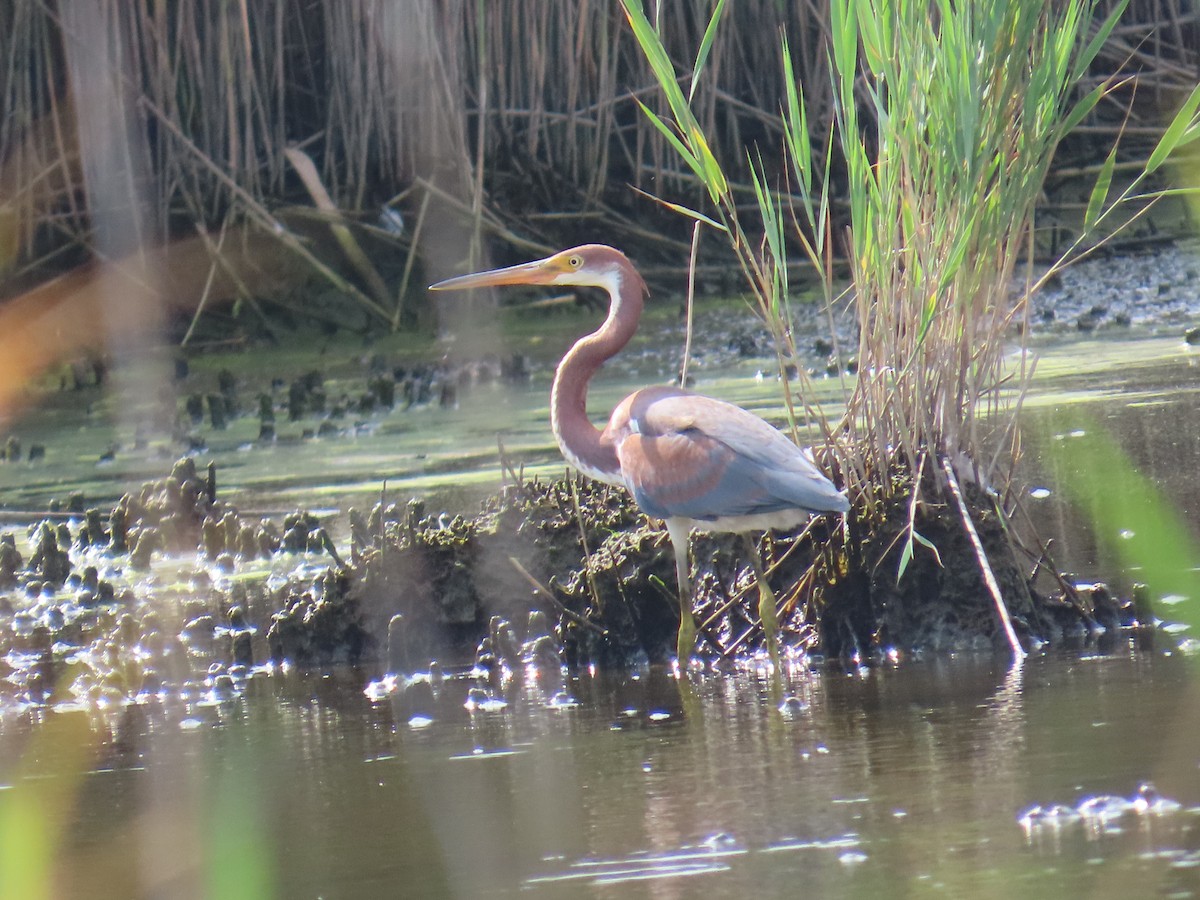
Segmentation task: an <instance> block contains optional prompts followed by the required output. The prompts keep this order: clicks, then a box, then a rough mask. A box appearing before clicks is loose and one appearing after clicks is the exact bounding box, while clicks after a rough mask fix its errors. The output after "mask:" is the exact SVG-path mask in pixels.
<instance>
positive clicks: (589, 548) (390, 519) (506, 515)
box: [0, 459, 1148, 704]
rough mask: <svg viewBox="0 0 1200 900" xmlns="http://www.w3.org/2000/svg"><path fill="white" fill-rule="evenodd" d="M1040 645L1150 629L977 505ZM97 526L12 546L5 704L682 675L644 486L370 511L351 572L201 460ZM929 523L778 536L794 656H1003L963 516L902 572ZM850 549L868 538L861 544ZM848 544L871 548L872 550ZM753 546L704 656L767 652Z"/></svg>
mask: <svg viewBox="0 0 1200 900" xmlns="http://www.w3.org/2000/svg"><path fill="white" fill-rule="evenodd" d="M974 499H975V502H974V507H975V514H974V518H975V520H976V521H975V524H976V527H977V528H978V530H979V532H980V534H981V537H982V540H983V541H984V544H985V546H986V547H988V548H989V556H991V557H992V560H993V568H994V571H995V573H996V575H997V578H998V580H999V582H1000V584H1001V587H1002V590H1003V592H1004V595H1005V599H1006V600H1007V602H1008V604H1009V608H1010V610H1011V612H1012V615H1013V617H1014V620H1015V621H1016V623H1017V626H1018V629H1019V631H1020V633H1021V636H1022V639H1023V640H1024V641H1025V642H1026V643H1027V644H1032V645H1038V644H1040V643H1042V642H1047V641H1049V642H1053V643H1059V642H1062V641H1065V640H1072V641H1078V640H1085V639H1088V638H1091V637H1097V636H1100V635H1108V636H1109V639H1112V637H1113V636H1114V635H1118V634H1120V633H1121V630H1122V629H1124V628H1127V627H1130V626H1133V625H1135V624H1137V623H1138V621H1139V619H1140V620H1142V621H1148V615H1147V611H1146V610H1145V609H1142V610H1141V611H1140V613H1139V610H1138V609H1136V608H1135V606H1134V605H1133V604H1132V603H1128V602H1121V601H1119V600H1117V599H1116V598H1114V597H1112V596H1111V594H1110V593H1109V592H1108V591H1107V590H1106V589H1105V588H1104V587H1103V586H1094V587H1087V588H1083V589H1077V588H1075V587H1074V586H1072V585H1070V584H1069V583H1067V582H1066V581H1061V580H1060V581H1059V582H1058V583H1059V584H1060V585H1061V590H1058V591H1056V592H1053V591H1052V592H1041V591H1039V590H1036V589H1035V587H1034V584H1033V582H1032V581H1031V579H1030V578H1029V577H1028V576H1027V574H1026V573H1024V572H1022V571H1021V570H1020V568H1019V567H1018V565H1017V564H1016V562H1015V558H1014V557H1013V556H1012V554H1011V552H1006V549H1007V540H1008V539H1007V538H1006V537H1005V534H1004V532H1003V530H1002V529H1001V528H1000V527H999V522H998V519H997V516H996V513H995V512H994V511H990V512H989V508H988V507H987V505H985V504H984V503H982V502H980V501H981V498H978V497H976V498H974ZM75 500H76V503H75V505H76V506H77V507H80V508H79V510H78V511H77V512H75V513H70V514H64V515H62V516H60V517H58V518H56V519H48V520H46V521H43V522H40V523H37V524H35V525H32V526H30V527H28V528H27V529H24V530H22V531H21V532H20V533H18V532H14V531H8V532H5V533H4V534H3V535H0V669H2V671H0V701H3V702H7V703H18V704H22V703H24V704H28V703H34V704H39V703H45V702H84V703H100V702H117V701H120V700H128V699H130V698H131V697H134V696H137V695H139V694H142V693H144V692H151V693H153V692H156V691H159V690H162V689H165V688H169V687H179V686H181V685H191V686H192V687H193V688H195V689H197V690H204V691H212V692H216V694H215V695H214V696H219V695H221V694H222V693H228V692H230V691H236V690H237V689H238V685H239V684H240V683H241V682H242V681H243V680H244V679H245V678H246V677H247V676H248V675H249V674H250V673H251V672H253V671H257V670H260V669H261V668H263V667H266V668H268V669H273V668H274V667H275V666H278V665H282V664H290V665H294V666H299V667H303V668H314V667H315V668H328V667H332V666H341V665H351V666H365V667H367V671H369V672H383V671H385V670H390V671H392V672H400V671H414V670H416V669H417V668H418V667H426V666H428V664H429V662H430V661H431V660H434V659H437V660H452V661H458V662H463V663H470V662H471V660H474V661H475V663H476V666H477V667H482V668H481V671H482V672H484V673H486V672H487V671H488V670H489V667H495V666H499V665H505V666H508V667H510V668H511V667H515V666H518V665H520V664H521V663H522V661H524V662H525V663H529V662H531V661H533V662H537V661H539V660H540V661H542V662H547V661H549V662H552V663H553V664H554V665H555V666H558V665H561V664H562V663H570V664H575V665H585V664H590V663H596V664H599V665H604V666H627V665H630V664H634V665H636V664H643V663H646V662H650V663H657V662H664V661H666V660H667V659H668V658H669V656H670V654H671V651H672V648H673V646H674V640H675V632H676V629H677V627H678V607H677V605H676V599H675V597H676V594H675V583H674V581H675V579H674V571H673V569H674V566H673V561H672V555H671V550H670V547H669V544H668V542H667V540H666V536H665V534H664V533H663V532H662V531H660V530H659V529H657V528H656V527H655V523H653V522H651V521H649V520H647V519H646V517H645V516H644V515H642V514H641V513H640V512H638V511H637V510H636V508H635V507H634V506H633V504H632V502H631V500H630V498H629V497H628V496H627V495H626V494H625V492H624V491H623V490H620V489H614V488H611V487H608V486H604V485H600V484H597V483H595V482H590V481H586V480H582V479H580V480H575V481H557V482H550V483H547V482H541V481H536V480H531V481H524V482H522V483H519V484H510V485H508V486H507V487H505V488H504V489H503V490H502V491H501V492H500V493H499V494H497V495H495V496H493V497H491V498H490V499H489V500H488V501H487V502H486V503H485V504H484V506H483V508H482V509H481V511H480V512H479V513H478V514H477V515H475V516H473V517H470V518H466V517H462V516H454V517H451V516H447V515H445V514H430V513H428V512H427V511H426V510H425V509H424V507H423V505H422V504H421V503H420V502H416V501H413V502H410V503H407V504H388V505H377V506H376V507H374V508H373V509H371V510H370V511H368V512H365V513H358V512H352V513H351V521H352V539H351V542H350V548H349V551H348V553H345V554H342V553H339V551H338V548H337V547H335V546H334V543H333V541H332V540H331V539H330V537H329V534H328V533H327V532H326V531H325V529H324V528H323V527H322V524H321V522H320V520H319V519H318V518H317V517H316V516H313V515H312V514H310V513H304V512H298V513H295V514H292V515H290V516H287V517H285V518H284V519H282V520H280V521H272V520H262V519H253V518H250V517H246V516H243V515H241V514H240V513H239V512H238V510H237V509H236V507H235V506H233V505H232V504H230V503H228V502H226V501H225V500H223V499H222V498H220V497H219V496H218V492H217V485H216V476H215V472H214V471H213V470H212V469H209V470H207V471H198V470H197V468H196V465H195V463H194V462H193V461H192V460H190V459H185V460H181V461H180V462H179V463H177V464H176V465H175V466H174V468H173V470H172V472H171V473H170V475H168V476H167V477H165V478H162V479H158V480H156V481H153V482H149V483H147V484H146V485H144V486H143V487H142V488H141V489H140V490H138V491H134V492H131V493H129V494H127V495H125V496H124V497H123V498H122V499H121V501H120V502H119V503H118V504H117V505H116V506H114V507H113V508H112V509H110V510H99V509H95V508H92V509H86V508H82V507H81V505H80V504H79V503H78V500H79V498H75ZM905 509H906V503H905V501H903V500H897V501H895V509H890V510H888V511H887V512H886V515H884V516H883V517H882V518H881V519H880V522H879V523H877V524H876V525H874V526H872V529H871V531H870V533H867V532H866V531H865V525H864V524H863V522H862V521H861V519H859V518H857V517H854V516H852V521H851V524H850V527H849V531H848V532H847V531H844V530H843V529H842V526H841V524H840V520H838V521H835V520H823V519H818V520H815V521H814V522H813V523H812V524H811V526H810V527H809V528H807V529H806V530H804V531H802V532H801V533H799V534H796V535H776V536H771V537H768V538H766V539H764V542H763V545H762V549H763V553H764V561H765V562H766V564H767V566H768V572H769V578H770V579H771V583H772V586H773V587H774V589H775V591H776V592H777V595H778V597H779V599H780V601H781V603H783V604H784V610H783V615H782V616H781V625H782V626H783V643H784V646H785V648H787V649H789V650H791V651H794V652H801V651H804V652H807V653H809V654H825V655H828V656H838V657H846V658H849V659H856V660H859V661H870V660H871V659H874V658H882V657H884V656H885V655H887V654H889V653H891V652H892V651H894V650H895V651H901V652H905V651H912V650H916V651H926V650H928V651H946V650H961V649H972V648H988V647H991V646H999V645H1000V643H999V641H998V638H997V625H996V617H995V612H994V610H993V609H992V607H991V603H990V599H989V598H988V596H987V593H986V591H985V590H984V587H983V581H982V578H981V576H980V572H979V569H978V567H977V566H976V565H974V564H973V563H972V560H973V556H972V555H971V551H970V548H969V547H967V546H966V538H965V534H964V531H963V528H962V525H961V522H960V521H959V520H958V518H957V514H956V513H952V512H951V511H950V510H949V509H948V508H946V507H940V506H939V505H938V504H936V503H932V504H930V505H928V507H927V508H926V509H925V511H924V512H922V513H921V514H920V517H919V519H918V528H919V530H920V532H921V533H922V534H923V535H924V536H925V537H926V538H928V539H929V540H930V541H932V542H933V543H934V544H935V545H936V546H937V547H938V553H939V555H940V560H939V558H937V557H935V556H934V555H933V554H932V553H929V552H925V551H923V550H918V551H917V552H916V554H915V555H914V557H913V559H912V562H911V564H910V566H909V567H908V571H907V572H906V573H905V576H904V578H903V579H901V580H900V581H899V582H897V581H896V577H895V573H896V571H897V568H896V566H897V563H898V559H899V553H900V552H901V551H900V546H901V542H900V540H899V537H900V536H901V529H902V528H903V524H904V521H905V519H904V517H903V512H904V510H905ZM847 534H848V535H849V538H850V540H849V542H848V543H847V541H846V537H847ZM846 547H853V548H855V549H854V550H853V551H852V552H850V551H847V550H846ZM738 551H739V543H738V542H737V539H735V538H732V537H729V536H719V537H712V536H698V537H696V538H695V539H694V541H693V583H694V585H695V595H696V615H697V621H698V623H699V624H700V626H701V641H700V645H699V650H700V653H701V655H702V656H704V657H707V658H709V659H715V658H717V657H724V658H733V657H744V656H747V655H750V654H753V653H754V652H755V651H757V650H758V649H759V648H760V645H761V632H760V628H759V626H758V622H757V616H756V614H755V612H754V606H755V604H756V603H757V594H756V592H754V591H753V590H752V589H753V576H752V573H751V569H750V566H749V565H748V564H747V563H746V562H745V560H744V559H742V558H741V555H740V554H739V552H738Z"/></svg>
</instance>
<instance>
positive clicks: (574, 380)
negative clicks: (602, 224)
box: [550, 256, 646, 484]
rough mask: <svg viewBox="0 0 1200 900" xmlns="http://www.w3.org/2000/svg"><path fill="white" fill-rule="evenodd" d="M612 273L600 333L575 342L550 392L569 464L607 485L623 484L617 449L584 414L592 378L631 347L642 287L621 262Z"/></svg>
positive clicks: (554, 420) (553, 419)
mask: <svg viewBox="0 0 1200 900" xmlns="http://www.w3.org/2000/svg"><path fill="white" fill-rule="evenodd" d="M620 261H621V264H620V265H619V266H616V267H614V268H613V269H611V270H610V274H609V276H608V277H607V278H606V279H605V283H604V285H603V287H604V288H605V289H606V290H607V291H608V295H609V308H608V318H607V319H605V320H604V324H603V325H601V326H600V328H599V329H598V330H596V331H594V332H592V333H591V334H589V335H585V336H584V337H582V338H580V339H579V340H578V341H576V342H575V346H573V347H572V348H571V349H570V351H568V353H567V355H566V356H564V357H563V358H562V362H560V363H559V364H558V369H557V370H556V371H555V373H554V386H553V388H551V391H550V426H551V428H553V430H554V437H555V439H556V440H557V441H558V446H559V449H560V450H562V454H563V456H565V457H566V458H567V462H569V463H570V464H571V465H573V466H574V467H575V468H577V469H579V470H580V471H581V472H583V474H585V475H587V476H589V477H591V478H595V479H597V480H599V481H605V482H608V483H610V484H623V483H624V482H623V480H622V478H621V465H620V462H619V461H618V460H617V452H616V448H615V447H614V446H613V445H612V443H611V442H609V441H607V440H605V439H604V438H603V437H602V433H601V431H600V430H599V429H597V428H596V426H595V425H593V424H592V421H591V420H590V419H589V418H588V415H587V389H588V382H589V381H591V379H592V376H593V375H595V374H596V371H597V370H598V369H599V368H600V367H601V366H602V365H603V364H604V363H605V361H606V360H608V359H611V358H612V357H613V356H615V355H616V354H617V353H619V352H620V351H621V348H622V347H624V346H625V345H626V344H628V343H629V339H630V338H632V337H633V334H634V332H635V331H637V326H638V320H639V319H641V317H642V306H643V301H642V298H643V296H644V295H645V293H646V283H645V282H644V281H643V280H642V276H641V275H639V274H638V272H637V270H636V269H635V268H634V267H633V265H632V264H631V263H630V262H629V260H627V259H625V257H624V256H621V258H620Z"/></svg>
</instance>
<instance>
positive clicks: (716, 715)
mask: <svg viewBox="0 0 1200 900" xmlns="http://www.w3.org/2000/svg"><path fill="white" fill-rule="evenodd" d="M1195 675H1196V672H1195V661H1194V660H1189V659H1185V658H1183V657H1181V656H1179V655H1178V654H1174V653H1170V652H1166V651H1163V650H1162V649H1154V648H1152V647H1145V648H1141V649H1139V650H1137V651H1136V652H1134V651H1131V650H1130V648H1129V647H1128V645H1127V644H1125V643H1124V642H1122V645H1121V646H1119V647H1116V648H1112V649H1111V650H1110V652H1108V653H1106V654H1098V653H1087V654H1083V655H1079V654H1066V655H1058V654H1055V655H1051V656H1040V657H1036V658H1033V659H1031V660H1029V661H1028V662H1027V663H1026V664H1025V665H1024V666H1023V667H1022V668H1021V669H1020V670H1010V669H1008V668H1007V666H1006V664H1005V663H1004V662H1002V661H998V660H995V659H991V658H984V657H978V656H976V657H967V658H960V659H929V660H918V661H907V662H905V663H904V664H902V665H899V666H892V665H882V666H876V667H872V668H869V669H861V670H853V671H845V670H836V669H832V668H828V667H819V668H817V669H813V670H810V669H808V668H804V667H801V668H800V669H798V670H796V671H792V672H790V673H788V675H787V676H786V677H785V679H784V680H783V684H782V696H783V697H786V700H784V699H782V698H781V695H780V693H778V692H776V691H775V690H774V689H773V687H772V686H771V685H770V683H769V682H768V681H767V680H765V679H763V678H762V677H761V676H760V675H757V674H755V673H753V672H748V671H744V672H741V673H732V674H727V675H722V676H708V677H705V678H702V679H698V680H696V681H694V682H693V687H692V688H691V690H690V691H689V692H688V693H689V694H690V696H687V697H686V698H684V697H682V696H681V693H680V689H679V686H678V683H677V682H676V681H675V680H674V679H673V678H671V677H669V676H668V675H667V674H666V673H664V672H659V671H653V672H647V673H641V674H640V675H630V674H626V675H614V674H609V675H604V676H589V675H584V676H582V677H581V678H579V679H577V680H573V681H570V682H569V683H567V685H566V686H565V690H566V691H567V693H568V694H569V696H570V697H571V698H572V700H573V701H574V703H572V702H571V701H564V700H563V698H562V696H561V695H559V697H558V699H556V700H555V699H552V694H551V693H550V689H543V688H540V687H539V686H537V685H536V684H534V685H521V684H518V683H514V685H513V686H512V687H510V689H509V691H508V692H507V694H506V696H507V697H508V700H509V702H508V705H507V706H505V707H503V708H501V709H496V710H491V711H480V710H476V711H468V710H467V709H465V708H464V705H463V699H464V696H465V693H466V687H465V683H464V682H459V681H455V680H453V679H451V680H448V681H446V682H445V683H444V684H443V685H442V687H441V690H440V692H439V694H438V696H437V697H436V698H430V697H429V696H428V695H426V697H425V699H424V700H422V701H417V702H413V701H410V700H406V699H405V697H404V695H403V694H401V695H400V696H399V697H396V698H389V699H386V700H382V701H379V702H376V703H372V702H371V701H369V700H368V699H367V698H365V697H364V696H363V694H362V692H361V690H360V689H359V688H360V685H361V682H360V681H357V680H356V679H354V678H353V677H349V676H346V677H344V678H326V679H316V678H305V677H299V676H294V677H290V678H279V677H275V678H260V679H257V680H252V682H251V684H250V686H249V688H248V690H247V691H246V693H245V695H244V696H243V697H242V698H241V699H240V700H238V701H234V702H231V703H229V704H226V705H225V706H224V707H209V708H206V709H201V710H196V709H194V708H193V709H186V708H184V706H183V705H181V704H173V703H167V704H165V706H164V707H163V708H157V705H155V706H156V708H150V709H145V710H142V711H141V712H140V713H139V715H144V716H145V719H144V721H143V722H142V723H141V726H140V727H139V725H138V723H136V722H134V723H129V724H128V725H127V726H126V728H127V730H128V732H129V734H128V735H127V736H126V737H125V738H123V739H122V740H121V741H119V742H118V743H117V744H116V745H112V744H106V743H104V742H102V741H97V743H96V744H94V745H92V746H91V747H89V748H88V752H87V753H86V755H85V756H84V758H83V759H77V760H76V762H77V764H78V769H77V770H75V774H72V772H71V771H67V770H64V769H61V768H60V769H57V770H56V769H55V767H54V765H53V762H52V761H50V760H47V759H40V760H39V761H38V763H39V764H38V765H36V768H38V769H40V770H42V771H39V772H38V773H37V774H38V775H39V776H41V777H36V778H35V777H32V773H31V775H30V777H27V778H25V779H19V780H17V781H16V783H15V784H12V786H11V788H9V789H8V790H6V791H5V793H6V794H7V795H8V796H7V797H6V801H7V805H8V809H9V810H10V811H11V809H12V804H13V803H15V801H16V800H17V798H18V795H20V796H21V798H22V799H23V800H24V805H25V807H26V808H27V809H35V810H39V811H40V813H41V815H43V816H45V817H46V819H47V820H48V821H46V823H45V827H46V829H47V833H49V834H57V835H58V836H59V840H58V843H57V844H56V845H55V846H54V855H53V859H54V862H53V864H51V865H50V866H48V873H52V874H51V876H50V877H51V878H52V884H53V885H54V888H53V891H52V892H51V893H50V894H48V896H55V897H135V896H160V897H161V896H197V895H207V896H219V897H235V896H245V897H252V896H276V897H289V898H293V897H311V898H318V897H321V898H352V897H363V898H369V897H387V896H402V897H456V898H474V897H486V896H496V897H504V896H513V897H515V896H529V897H576V896H594V897H609V896H622V897H626V896H628V897H712V896H718V897H745V896H810V897H859V896H864V897H865V896H882V897H907V896H945V897H965V896H971V897H989V896H994V897H1017V896H1071V897H1113V898H1118V897H1120V898H1125V897H1132V896H1172V897H1188V896H1194V895H1195V892H1196V891H1198V890H1200V808H1196V805H1197V803H1198V802H1200V770H1198V769H1197V762H1198V756H1200V749H1198V746H1197V742H1196V740H1195V735H1196V734H1197V733H1198V731H1197V729H1198V727H1200V721H1198V719H1200V713H1197V712H1196V710H1197V708H1198V706H1197V703H1196V700H1197V697H1196V681H1195ZM550 687H551V689H553V690H554V691H555V693H557V692H558V690H559V689H560V686H558V685H552V686H550ZM781 707H782V711H781ZM84 715H85V714H84V713H71V714H68V717H82V716H84ZM46 716H47V718H49V719H50V720H51V722H50V723H49V724H50V725H54V724H55V723H53V720H54V719H55V718H57V717H58V714H53V713H49V714H46ZM427 720H428V721H427ZM27 722H28V720H27V717H25V716H21V717H16V718H14V717H11V716H10V717H9V718H8V721H7V722H6V723H5V726H6V727H5V729H4V732H5V740H4V744H6V745H7V747H8V752H6V753H5V759H6V763H5V767H4V769H5V770H6V771H7V772H8V773H9V775H8V777H9V778H11V777H12V771H13V751H14V749H16V748H17V747H23V748H24V750H25V755H26V757H27V756H28V755H29V753H30V751H31V750H32V749H33V748H35V747H37V748H38V749H40V750H42V751H47V752H48V751H49V750H50V749H52V748H48V747H46V746H45V745H44V744H42V745H39V744H38V741H39V737H38V735H39V734H41V735H43V736H44V735H46V734H47V733H54V732H53V731H51V732H47V731H46V729H47V725H46V724H43V725H41V726H40V727H32V728H31V727H30V726H29V725H28V724H27ZM57 726H58V727H57V733H58V734H59V735H65V734H70V733H71V732H72V728H69V727H64V723H62V722H59V723H57ZM75 726H76V727H77V728H78V731H77V732H75V734H76V737H79V736H83V737H86V735H87V734H89V733H91V732H89V726H88V724H87V723H85V722H82V721H79V722H76V723H75ZM64 739H65V738H64ZM58 756H59V757H60V758H64V757H70V756H71V754H70V753H69V752H68V751H66V750H64V749H61V748H60V750H59V752H58ZM26 764H27V763H22V764H21V765H22V766H25V765H26ZM1146 781H1153V782H1154V783H1155V784H1156V785H1157V788H1158V790H1159V791H1160V792H1161V794H1162V795H1163V797H1166V798H1168V799H1173V800H1178V801H1179V802H1181V803H1182V807H1181V808H1179V809H1173V808H1172V809H1165V807H1164V811H1154V810H1152V809H1147V810H1145V811H1142V812H1138V811H1135V810H1126V811H1124V812H1121V813H1112V814H1110V815H1106V816H1101V815H1094V816H1090V817H1085V818H1078V817H1077V818H1075V819H1074V820H1071V821H1068V820H1066V819H1064V820H1062V821H1059V822H1055V823H1051V824H1045V825H1040V826H1034V827H1032V828H1030V829H1026V828H1023V827H1022V825H1021V824H1020V823H1019V821H1018V820H1019V818H1020V817H1021V815H1022V813H1023V812H1025V811H1027V810H1028V809H1029V808H1031V807H1033V806H1035V805H1042V806H1048V805H1050V804H1055V803H1061V804H1065V805H1069V806H1072V807H1075V808H1077V809H1078V808H1080V807H1081V806H1082V805H1083V804H1084V801H1086V800H1087V799H1088V798H1090V797H1094V796H1096V795H1115V796H1121V797H1126V798H1128V797H1131V796H1132V795H1133V794H1134V793H1135V792H1136V790H1137V788H1138V786H1139V784H1140V783H1143V782H1146ZM6 786H7V785H6ZM64 791H69V792H72V793H73V796H72V797H71V799H70V801H69V802H63V801H64V798H63V792H64ZM56 799H57V802H55V801H56ZM7 824H11V822H9V823H7Z"/></svg>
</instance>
